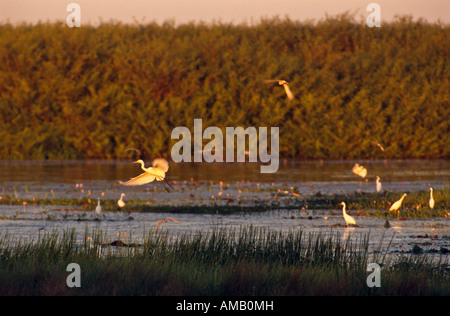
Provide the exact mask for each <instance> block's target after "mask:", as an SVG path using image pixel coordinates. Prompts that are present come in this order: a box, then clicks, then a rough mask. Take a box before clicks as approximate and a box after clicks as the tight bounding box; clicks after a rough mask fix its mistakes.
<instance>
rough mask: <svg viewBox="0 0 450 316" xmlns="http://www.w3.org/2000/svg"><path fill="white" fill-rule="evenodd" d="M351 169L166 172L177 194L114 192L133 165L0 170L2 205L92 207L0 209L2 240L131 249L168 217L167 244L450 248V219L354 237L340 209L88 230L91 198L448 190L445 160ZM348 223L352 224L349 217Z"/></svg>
mask: <svg viewBox="0 0 450 316" xmlns="http://www.w3.org/2000/svg"><path fill="white" fill-rule="evenodd" d="M355 163H356V161H323V162H321V161H282V162H281V164H280V169H279V171H278V172H277V173H276V174H260V173H259V165H258V164H244V163H241V164H238V163H233V164H229V163H224V164H206V163H203V164H195V163H182V164H171V166H170V170H169V172H168V174H167V178H168V180H169V181H171V183H172V185H173V187H174V189H175V190H174V191H171V192H169V193H168V192H166V191H165V190H164V188H163V185H162V183H155V184H149V185H146V186H142V187H122V186H120V185H119V184H118V183H117V181H118V180H127V179H129V178H131V177H134V176H136V175H138V174H140V172H141V170H140V166H139V165H136V164H131V163H130V162H111V161H0V196H5V195H6V194H7V195H9V196H13V197H15V198H18V199H23V198H28V199H30V198H33V197H34V198H50V199H51V198H60V197H70V198H82V197H90V198H92V200H93V201H92V204H91V206H89V207H88V208H76V207H74V208H70V207H64V206H60V207H58V206H26V207H25V206H8V205H0V217H3V218H4V220H0V235H4V234H6V233H7V234H8V236H10V237H11V238H13V239H21V238H29V239H34V240H35V239H36V238H38V236H39V235H40V234H42V233H43V232H52V231H57V232H63V231H65V230H68V229H72V228H73V229H75V230H76V232H77V233H78V234H79V236H84V233H85V232H86V230H87V231H88V232H91V231H93V230H94V229H96V228H99V229H101V231H102V232H104V233H106V234H107V235H108V238H110V239H111V240H114V239H116V238H117V233H120V232H126V233H127V235H128V236H133V237H132V238H133V239H134V240H135V241H137V242H138V241H139V240H141V239H142V238H143V236H144V235H145V234H146V233H147V232H148V231H149V230H152V229H153V230H154V229H155V227H156V223H157V221H158V220H161V219H164V218H167V217H173V218H175V219H177V220H178V221H179V222H180V224H176V223H174V222H168V223H165V224H162V225H161V227H160V229H161V230H162V231H166V232H168V233H170V234H174V235H178V234H198V233H207V232H210V231H211V230H212V229H213V228H214V227H216V228H217V227H227V228H230V229H237V230H238V229H239V228H240V227H242V226H245V225H252V226H253V227H257V228H258V227H259V228H264V229H273V230H277V231H283V232H288V231H292V230H299V229H301V230H303V231H304V232H306V233H309V232H313V233H321V234H337V235H339V236H341V237H342V238H343V239H346V238H347V237H349V236H350V237H351V238H352V239H353V238H354V239H355V240H357V239H360V238H362V236H364V235H365V234H370V239H369V240H370V242H371V244H370V247H371V248H370V249H371V251H372V252H374V251H376V249H378V248H379V246H380V245H381V246H382V248H386V247H387V246H388V245H389V252H390V253H402V252H409V251H410V250H411V249H412V247H413V246H414V245H418V246H420V247H422V248H423V249H424V250H425V251H430V250H439V249H440V248H447V249H449V248H450V240H449V239H450V237H448V236H450V229H449V228H450V221H449V219H448V218H439V219H432V220H431V219H430V220H406V221H400V220H392V221H391V222H390V224H391V228H384V224H385V219H382V218H375V217H357V216H355V219H356V221H357V224H358V225H359V226H360V227H355V228H347V227H342V226H339V225H344V224H345V223H344V221H343V218H342V213H341V211H340V209H339V207H338V206H337V207H336V210H331V211H315V210H309V211H308V212H305V211H301V210H282V209H281V210H279V211H270V212H264V213H258V214H253V213H252V214H235V215H220V214H213V215H207V214H203V215H198V214H182V213H178V214H173V213H132V214H131V216H132V217H133V218H134V219H133V220H129V219H127V218H128V214H126V213H113V212H108V213H105V214H104V216H102V217H101V221H95V220H94V213H93V212H92V211H93V209H94V208H95V206H96V199H97V198H100V197H101V198H103V199H118V198H119V197H120V193H121V192H124V193H126V195H127V197H126V199H125V201H126V202H127V201H129V200H132V199H140V200H142V201H147V202H146V203H149V204H152V205H169V206H170V205H193V204H204V203H213V204H216V205H225V204H227V199H236V198H238V197H239V199H240V200H241V201H243V202H242V203H243V204H244V205H245V203H255V202H257V203H262V204H264V203H270V202H271V201H273V194H277V188H281V190H282V189H283V188H289V189H290V188H291V187H292V188H295V190H296V191H297V192H298V193H299V194H302V195H310V194H316V193H317V192H319V191H320V192H321V193H323V194H333V193H345V194H347V193H353V192H355V191H360V192H375V181H374V180H375V176H379V177H380V178H381V180H382V183H383V190H388V191H401V192H408V191H409V192H411V191H418V190H427V189H428V188H429V187H430V186H432V187H433V188H434V189H435V190H439V189H442V188H444V187H448V186H449V179H450V161H447V160H438V161H422V160H407V161H358V163H360V164H362V165H364V166H365V167H366V168H367V169H368V176H367V177H366V179H367V181H365V179H362V178H360V177H359V176H356V175H354V174H353V173H352V171H351V169H352V167H353V165H354V164H355ZM220 182H222V184H221V183H220ZM80 184H82V186H80ZM259 189H260V190H259ZM282 192H283V191H281V192H280V193H278V194H280V195H282V194H283V193H282ZM102 193H103V196H102ZM220 194H221V196H220ZM349 213H350V214H352V210H349ZM14 217H16V218H15V219H13V218H14ZM325 217H326V220H325ZM433 229H434V230H433ZM431 236H434V237H433V238H431ZM80 238H81V237H80ZM445 257H448V255H445Z"/></svg>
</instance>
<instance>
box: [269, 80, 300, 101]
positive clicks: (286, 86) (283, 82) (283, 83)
mask: <svg viewBox="0 0 450 316" xmlns="http://www.w3.org/2000/svg"><path fill="white" fill-rule="evenodd" d="M264 82H265V83H272V82H278V84H279V85H280V86H283V87H284V91H286V95H287V97H288V99H289V100H294V94H293V93H292V91H291V89H289V83H288V82H287V81H286V80H281V79H275V80H273V79H267V80H264Z"/></svg>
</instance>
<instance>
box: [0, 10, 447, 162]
mask: <svg viewBox="0 0 450 316" xmlns="http://www.w3.org/2000/svg"><path fill="white" fill-rule="evenodd" d="M449 48H450V27H449V26H448V25H441V24H428V23H426V22H423V21H420V20H419V21H413V20H412V19H411V18H398V19H397V20H396V21H394V22H391V23H384V24H383V26H382V27H381V28H369V27H367V26H366V25H365V24H362V23H357V22H355V21H354V19H353V18H351V17H349V16H348V15H343V16H338V17H335V18H327V19H325V20H322V21H319V22H317V23H312V22H297V21H291V20H280V19H271V20H264V21H261V23H259V24H257V25H252V26H249V25H245V24H240V25H229V24H214V25H206V24H200V23H199V24H185V25H180V26H175V25H174V24H171V23H165V24H162V25H158V24H155V23H153V24H146V25H121V24H114V23H104V24H102V25H100V26H98V27H90V26H83V27H81V28H74V29H71V28H69V27H67V26H66V25H65V24H64V23H54V24H38V25H34V26H31V25H18V26H12V25H10V24H5V25H2V26H0V117H1V125H0V158H104V159H116V158H124V157H127V155H128V156H129V152H126V151H125V149H127V148H129V147H135V148H139V149H141V150H142V151H144V152H145V153H147V154H150V155H156V154H163V155H167V156H168V155H169V153H170V149H171V147H172V145H173V144H174V142H175V140H171V138H170V136H171V131H172V130H173V129H174V128H175V127H177V126H187V127H189V128H191V129H192V128H193V120H194V118H202V119H203V126H204V128H205V127H206V126H218V127H221V128H225V127H226V126H244V127H246V126H256V127H257V126H279V127H280V151H281V152H280V154H281V156H283V157H295V158H319V159H321V158H323V159H328V158H338V159H339V158H346V159H351V158H448V157H449V150H450V137H448V136H449V133H450V130H449V129H450V128H449V126H450V124H449V120H450V79H449V78H450V76H449V73H450V49H449ZM266 78H283V79H286V80H288V81H289V82H290V87H291V90H292V91H293V92H294V94H295V95H296V99H295V100H293V101H289V100H288V99H287V98H286V95H285V94H284V90H283V88H282V87H280V86H277V85H267V84H264V83H263V79H266ZM376 143H381V144H382V145H383V146H384V148H385V149H386V150H385V151H384V152H383V151H381V150H380V149H379V147H377V146H376Z"/></svg>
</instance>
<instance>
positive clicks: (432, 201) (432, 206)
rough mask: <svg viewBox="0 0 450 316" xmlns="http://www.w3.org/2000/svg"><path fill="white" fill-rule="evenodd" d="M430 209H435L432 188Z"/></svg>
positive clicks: (431, 189) (431, 190)
mask: <svg viewBox="0 0 450 316" xmlns="http://www.w3.org/2000/svg"><path fill="white" fill-rule="evenodd" d="M429 205H430V208H434V198H433V188H430V202H429Z"/></svg>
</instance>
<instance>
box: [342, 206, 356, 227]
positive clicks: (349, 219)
mask: <svg viewBox="0 0 450 316" xmlns="http://www.w3.org/2000/svg"><path fill="white" fill-rule="evenodd" d="M339 205H342V215H343V216H344V220H345V223H346V224H347V226H348V225H356V221H355V219H354V218H353V217H351V216H350V215H348V214H347V213H346V212H345V202H341V203H340V204H339Z"/></svg>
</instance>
